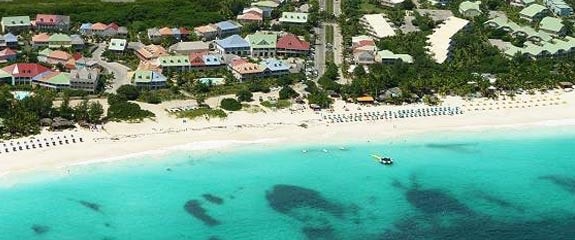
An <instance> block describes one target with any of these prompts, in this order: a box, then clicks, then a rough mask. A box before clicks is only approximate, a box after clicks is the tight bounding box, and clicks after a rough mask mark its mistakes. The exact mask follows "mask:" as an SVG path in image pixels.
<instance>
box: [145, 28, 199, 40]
mask: <svg viewBox="0 0 575 240" xmlns="http://www.w3.org/2000/svg"><path fill="white" fill-rule="evenodd" d="M189 35H190V32H189V30H188V29H186V28H169V27H163V28H160V29H157V28H150V29H148V39H150V41H152V42H156V43H157V42H160V41H161V40H162V38H173V39H175V40H177V41H179V40H182V39H188V36H189Z"/></svg>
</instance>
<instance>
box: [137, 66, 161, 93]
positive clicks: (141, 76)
mask: <svg viewBox="0 0 575 240" xmlns="http://www.w3.org/2000/svg"><path fill="white" fill-rule="evenodd" d="M167 81H168V78H166V77H165V76H164V75H162V74H161V73H159V72H156V71H149V70H137V71H136V72H134V76H133V77H132V82H133V84H134V85H136V87H139V88H143V89H158V88H163V87H165V86H166V83H167Z"/></svg>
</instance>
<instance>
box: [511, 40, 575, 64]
mask: <svg viewBox="0 0 575 240" xmlns="http://www.w3.org/2000/svg"><path fill="white" fill-rule="evenodd" d="M573 53H575V38H573V37H569V36H567V37H565V38H564V39H553V40H551V41H548V42H542V43H540V44H534V43H531V42H526V43H525V47H523V48H520V47H516V46H513V45H511V44H509V46H508V49H507V50H506V51H505V55H506V56H508V57H513V56H515V55H517V54H522V55H525V56H527V57H530V58H532V59H534V60H536V59H541V58H549V57H564V56H572V55H573Z"/></svg>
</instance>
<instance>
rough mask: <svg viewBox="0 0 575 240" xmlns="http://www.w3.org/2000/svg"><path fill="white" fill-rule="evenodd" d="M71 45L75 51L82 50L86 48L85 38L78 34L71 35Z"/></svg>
mask: <svg viewBox="0 0 575 240" xmlns="http://www.w3.org/2000/svg"><path fill="white" fill-rule="evenodd" d="M70 39H71V41H70V43H71V44H72V48H74V49H75V50H82V49H84V47H85V46H86V44H85V42H84V38H82V36H80V35H78V34H74V35H70Z"/></svg>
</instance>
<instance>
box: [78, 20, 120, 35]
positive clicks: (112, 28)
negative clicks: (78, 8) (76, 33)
mask: <svg viewBox="0 0 575 240" xmlns="http://www.w3.org/2000/svg"><path fill="white" fill-rule="evenodd" d="M80 34H81V35H82V36H98V37H126V36H127V35H128V28H126V27H121V26H118V24H116V23H110V24H104V23H101V22H97V23H84V24H82V25H81V26H80Z"/></svg>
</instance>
